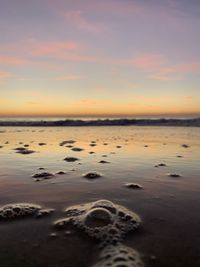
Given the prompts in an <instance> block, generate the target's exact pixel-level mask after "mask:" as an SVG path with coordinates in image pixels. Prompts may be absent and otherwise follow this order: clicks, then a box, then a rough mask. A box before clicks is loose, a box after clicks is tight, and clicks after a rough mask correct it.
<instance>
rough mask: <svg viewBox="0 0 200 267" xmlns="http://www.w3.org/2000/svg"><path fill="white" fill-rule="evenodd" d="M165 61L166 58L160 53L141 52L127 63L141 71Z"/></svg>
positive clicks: (151, 68) (149, 69)
mask: <svg viewBox="0 0 200 267" xmlns="http://www.w3.org/2000/svg"><path fill="white" fill-rule="evenodd" d="M165 62H166V59H165V58H164V57H163V56H162V55H156V54H144V55H142V54H141V55H139V56H136V57H135V58H133V59H132V60H130V62H129V63H130V64H133V65H134V66H135V67H137V68H139V69H141V70H143V71H147V72H149V71H152V70H154V69H157V68H158V67H160V66H162V65H163V64H164V63H165ZM127 63H128V62H127Z"/></svg>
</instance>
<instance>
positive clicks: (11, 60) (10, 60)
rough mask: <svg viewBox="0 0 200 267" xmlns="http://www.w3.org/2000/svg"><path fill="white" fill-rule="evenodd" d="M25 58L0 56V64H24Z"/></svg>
mask: <svg viewBox="0 0 200 267" xmlns="http://www.w3.org/2000/svg"><path fill="white" fill-rule="evenodd" d="M26 63H27V60H25V59H23V58H19V57H10V56H0V65H24V64H26Z"/></svg>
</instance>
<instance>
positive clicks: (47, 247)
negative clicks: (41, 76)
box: [0, 126, 200, 267]
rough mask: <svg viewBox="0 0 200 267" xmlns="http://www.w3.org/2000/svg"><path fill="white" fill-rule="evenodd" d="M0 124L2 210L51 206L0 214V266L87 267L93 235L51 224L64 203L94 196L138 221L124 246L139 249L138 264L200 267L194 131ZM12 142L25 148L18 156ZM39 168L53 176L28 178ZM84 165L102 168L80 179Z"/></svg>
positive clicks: (197, 133)
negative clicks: (32, 212)
mask: <svg viewBox="0 0 200 267" xmlns="http://www.w3.org/2000/svg"><path fill="white" fill-rule="evenodd" d="M0 130H1V131H0V132H1V133H0V146H1V148H0V169H1V172H0V180H1V183H0V192H1V194H0V205H1V207H2V206H4V205H6V204H10V203H32V204H35V205H41V207H42V208H44V209H53V210H54V211H53V212H52V213H51V214H49V215H48V216H44V217H41V218H37V217H36V218H35V217H32V216H28V217H23V218H19V219H16V220H15V219H14V220H11V219H10V220H1V221H0V234H1V239H0V247H1V249H0V262H1V265H2V266H4V267H5V266H6V267H7V266H12V267H15V266H36V267H37V266H38V267H39V266H44V265H45V266H50V267H51V266H52V267H53V266H72V267H87V266H88V267H89V266H93V265H94V264H95V263H96V262H97V261H98V255H99V250H100V249H99V244H98V240H96V239H94V238H91V237H90V236H88V235H87V234H86V233H85V232H84V231H81V230H80V229H73V230H70V231H67V232H63V231H58V230H57V229H55V228H54V222H55V221H56V220H58V219H61V218H64V217H65V213H64V210H65V209H66V208H67V207H70V206H73V205H77V204H84V203H88V202H94V201H98V200H100V199H106V200H109V201H112V202H113V203H115V204H117V205H122V206H123V207H125V208H127V209H129V210H130V211H133V212H135V213H136V214H138V215H139V216H140V218H141V221H142V222H141V225H140V227H139V228H138V229H137V230H136V231H133V232H132V231H130V232H128V233H127V234H126V236H125V237H124V239H123V244H124V245H127V246H128V247H131V248H133V249H135V250H136V251H138V252H139V253H140V255H141V258H142V261H143V263H144V264H145V266H160V267H168V266H177V267H178V266H181V267H185V266H191V267H192V266H198V265H199V264H200V258H199V255H200V249H199V248H200V238H199V223H200V217H199V204H200V196H199V190H200V183H199V170H200V166H199V157H200V143H199V140H200V129H199V128H193V127H188V128H184V127H181V128H179V127H156V126H154V127H150V126H142V127H138V126H137V127H134V126H124V127H123V126H121V127H120V126H114V127H112V126H109V127H66V128H65V127H63V128H61V127H35V128H34V127H32V128H31V127H23V128H16V127H2V128H1V129H0ZM19 147H24V148H25V149H26V150H30V151H33V153H30V154H21V153H17V152H19V151H20V150H16V148H17V149H19ZM74 148H78V149H75V150H74ZM91 152H92V153H91ZM66 157H67V158H76V159H77V160H76V161H71V162H70V161H66V160H64V159H65V158H66ZM44 172H46V173H48V174H52V176H49V177H45V178H44V177H42V176H41V177H40V175H39V177H38V178H35V177H34V175H35V174H37V175H38V174H41V173H44ZM90 172H97V173H99V174H101V175H100V177H98V178H97V179H87V178H86V177H84V175H85V174H87V173H90ZM176 175H177V177H176ZM36 177H37V176H36ZM130 184H132V186H129V185H130ZM135 185H139V186H140V188H138V187H137V186H135Z"/></svg>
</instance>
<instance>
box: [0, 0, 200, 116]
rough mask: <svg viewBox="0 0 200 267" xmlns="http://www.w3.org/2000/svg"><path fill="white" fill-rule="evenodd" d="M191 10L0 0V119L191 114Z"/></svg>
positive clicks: (106, 0)
mask: <svg viewBox="0 0 200 267" xmlns="http://www.w3.org/2000/svg"><path fill="white" fill-rule="evenodd" d="M199 7H200V3H199V4H198V3H196V1H187V0H186V1H181V0H169V1H168V0H167V1H165V2H164V3H163V2H162V1H157V0H149V1H146V0H142V1H139V0H123V1H121V0H102V1H97V0H85V1H84V2H83V1H81V0H76V1H64V0H58V1H56V2H55V1H52V0H40V1H39V0H35V1H29V3H27V1H25V0H20V1H18V3H17V1H15V0H10V1H6V2H4V3H2V4H1V10H0V25H1V37H0V117H17V116H20V117H27V116H32V117H33V116H38V117H59V116H61V117H70V116H71V117H95V116H97V117H100V116H102V117H108V116H110V117H120V116H121V117H122V116H123V117H125V116H127V117H137V116H172V117H174V116H194V117H195V116H200V90H199V85H200V52H199V47H198V44H199V42H200V27H199V22H200V21H199V20H200V18H199V16H198V10H199Z"/></svg>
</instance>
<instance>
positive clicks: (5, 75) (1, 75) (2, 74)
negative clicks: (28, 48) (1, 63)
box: [0, 71, 13, 81]
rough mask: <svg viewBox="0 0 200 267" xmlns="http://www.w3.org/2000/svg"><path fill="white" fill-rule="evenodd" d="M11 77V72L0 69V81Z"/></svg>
mask: <svg viewBox="0 0 200 267" xmlns="http://www.w3.org/2000/svg"><path fill="white" fill-rule="evenodd" d="M11 77H13V74H12V73H10V72H6V71H0V81H5V80H7V79H9V78H11Z"/></svg>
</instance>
